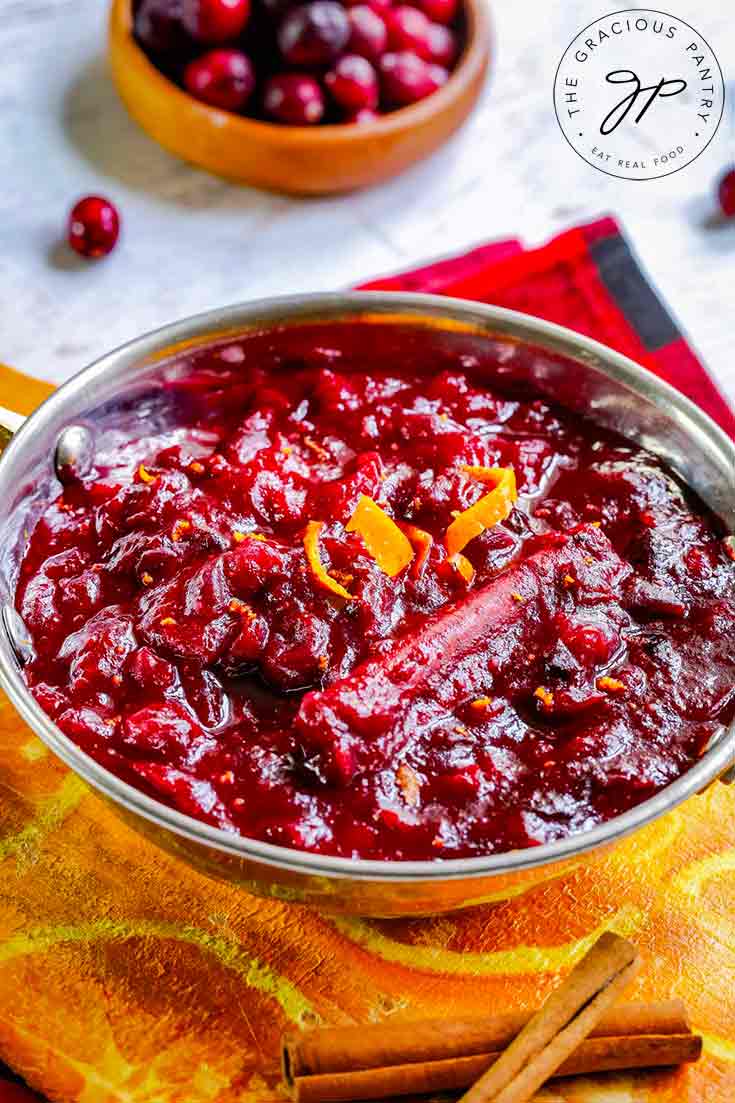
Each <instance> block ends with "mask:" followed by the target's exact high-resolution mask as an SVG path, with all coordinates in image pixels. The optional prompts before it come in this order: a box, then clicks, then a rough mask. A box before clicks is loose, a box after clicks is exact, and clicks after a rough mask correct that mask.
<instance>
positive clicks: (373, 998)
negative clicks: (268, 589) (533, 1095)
mask: <svg viewBox="0 0 735 1103" xmlns="http://www.w3.org/2000/svg"><path fill="white" fill-rule="evenodd" d="M44 390H45V387H44V385H43V384H39V383H36V382H33V381H30V380H26V379H24V378H23V377H22V376H18V375H16V374H14V373H11V372H9V370H7V369H0V404H2V405H6V406H11V407H14V408H16V409H20V410H22V411H24V412H25V411H27V410H29V409H30V408H31V406H32V405H33V404H34V403H35V402H37V401H39V400H40V398H42V397H43V393H44ZM606 928H610V929H613V930H616V931H619V932H620V933H621V934H625V935H628V936H629V937H631V938H632V939H634V941H635V942H636V943H637V944H638V945H639V946H640V949H641V952H642V955H643V958H644V962H645V968H644V970H643V972H642V975H641V977H640V978H639V980H638V981H637V982H636V985H635V988H634V989H633V990H632V991H631V997H642V998H651V997H654V996H668V995H671V996H674V995H676V996H682V997H683V998H684V999H685V1000H686V1001H687V1003H688V1004H689V1006H690V1008H691V1010H692V1013H693V1019H694V1024H695V1027H696V1028H697V1029H698V1030H701V1031H702V1032H703V1033H704V1035H705V1040H706V1041H705V1056H704V1058H703V1059H702V1061H701V1062H700V1063H699V1064H698V1065H696V1066H695V1067H691V1068H688V1069H685V1070H682V1071H680V1072H675V1073H669V1072H662V1073H656V1074H653V1073H641V1074H636V1075H635V1076H634V1077H631V1076H627V1075H617V1074H616V1075H606V1076H598V1077H589V1078H585V1079H579V1080H575V1081H569V1082H568V1086H567V1087H565V1088H563V1089H556V1090H555V1091H553V1092H546V1093H544V1094H543V1096H541V1097H539V1098H543V1099H544V1100H546V1101H547V1103H550V1101H552V1100H553V1101H554V1103H674V1101H675V1103H732V1100H733V1098H735V790H729V789H727V788H725V787H724V786H722V785H715V786H713V787H712V788H711V789H710V790H709V792H708V793H706V794H705V795H704V796H700V797H696V798H694V799H693V800H691V801H689V802H688V804H686V805H685V806H683V807H682V808H681V809H679V810H677V811H676V812H674V813H672V814H671V815H669V816H668V817H666V818H665V819H663V820H661V821H659V822H658V823H657V824H654V825H653V826H652V827H651V828H648V829H646V830H645V831H643V832H641V833H639V834H638V835H636V836H635V837H634V838H633V839H630V840H628V841H627V842H625V843H623V844H622V845H621V846H620V847H618V848H617V850H615V851H613V852H612V853H611V854H610V855H609V857H608V858H607V860H606V861H605V863H604V864H603V865H602V866H597V867H596V868H595V871H594V873H592V872H586V871H585V870H584V868H582V869H579V870H577V871H576V872H575V873H574V874H570V875H569V876H567V877H565V878H564V879H562V880H559V881H556V882H554V883H552V884H547V885H544V886H541V887H539V888H538V889H537V890H535V891H533V892H532V893H529V894H527V895H526V896H523V897H520V898H516V899H515V900H512V901H509V902H507V903H504V904H499V905H495V906H491V907H483V908H477V909H474V910H472V911H469V912H465V913H461V914H456V915H452V916H448V917H446V916H445V917H443V918H437V919H433V920H432V919H427V920H411V921H406V922H398V921H391V922H387V921H386V922H377V921H364V920H359V919H350V920H346V919H340V920H334V919H330V918H328V917H326V916H322V915H319V914H317V913H315V912H310V911H307V910H305V909H303V908H299V907H294V906H290V905H286V904H282V903H277V902H270V901H263V900H259V899H256V898H254V897H250V896H247V895H245V894H243V893H241V892H238V891H235V890H233V889H231V888H229V887H227V886H224V885H220V884H216V883H214V882H211V881H208V880H206V879H205V878H203V877H201V876H199V875H198V874H196V873H194V872H192V871H191V870H189V869H188V868H186V867H184V866H182V865H181V864H180V863H179V862H177V861H176V860H175V859H173V858H170V857H168V856H167V855H165V854H163V853H161V852H159V851H158V850H156V849H154V848H153V847H152V846H151V845H150V844H149V843H148V842H146V841H145V840H143V839H142V838H141V837H139V836H138V835H137V834H135V833H134V832H133V831H131V830H130V829H129V828H128V827H126V826H124V825H123V823H122V822H121V821H119V820H118V819H117V817H116V814H115V813H114V811H113V810H112V809H111V808H109V807H108V806H106V805H105V804H103V803H102V802H100V801H99V800H98V799H97V798H96V797H95V796H94V795H93V794H92V793H91V792H90V791H89V790H88V789H87V788H86V787H85V786H84V785H83V784H82V782H80V781H79V780H78V779H77V778H76V777H75V776H74V775H73V774H71V773H69V772H68V771H67V770H66V769H65V768H63V767H62V766H61V765H60V764H59V763H58V762H57V761H56V760H55V759H54V758H53V757H52V756H51V755H50V753H49V752H47V751H46V749H45V747H44V746H43V744H41V743H40V742H39V741H38V740H37V739H36V738H35V737H34V736H33V735H32V734H31V732H30V731H29V729H28V728H27V727H25V725H24V724H23V723H22V722H21V721H20V720H19V718H18V717H17V715H16V714H15V712H14V710H13V709H12V707H11V706H10V705H9V703H8V702H7V701H5V700H3V701H2V702H0V1059H2V1060H5V1061H6V1062H7V1063H8V1064H9V1065H10V1066H11V1067H12V1068H14V1069H16V1070H17V1071H18V1072H20V1073H21V1074H22V1075H23V1076H24V1077H25V1078H26V1079H27V1080H28V1082H29V1083H30V1084H31V1085H32V1086H33V1087H36V1088H38V1089H39V1090H41V1091H42V1092H43V1093H44V1094H45V1095H47V1096H48V1097H49V1098H50V1099H52V1100H59V1101H63V1103H72V1101H73V1103H235V1101H240V1103H243V1101H245V1103H269V1101H271V1100H275V1099H277V1098H279V1095H278V1091H277V1082H278V1071H277V1049H278V1039H279V1035H280V1033H281V1031H282V1030H283V1029H284V1028H285V1027H286V1026H292V1025H293V1024H294V1023H297V1024H303V1025H308V1024H311V1023H315V1022H317V1021H323V1022H334V1023H338V1022H339V1023H347V1022H368V1021H375V1020H381V1019H384V1018H386V1017H396V1018H403V1019H411V1018H418V1017H425V1016H428V1015H441V1014H443V1013H445V1012H446V1013H456V1012H459V1011H466V1012H477V1013H483V1012H486V1011H487V1010H488V1009H497V1008H505V1007H508V1006H511V1005H523V1006H531V1005H535V1004H537V1003H538V1002H539V1001H540V1000H541V999H542V998H543V997H544V995H545V994H546V993H547V992H548V991H549V989H550V988H551V987H552V986H553V985H555V984H556V983H558V981H559V978H560V977H561V976H562V975H563V974H564V973H565V972H566V971H567V970H568V969H569V968H570V966H571V965H572V963H573V962H574V961H576V960H577V959H578V958H579V957H580V956H581V954H582V953H583V952H584V951H585V949H586V948H587V946H588V945H589V944H590V942H591V941H592V939H594V938H595V937H596V936H597V935H598V934H599V932H600V931H602V930H603V929H606Z"/></svg>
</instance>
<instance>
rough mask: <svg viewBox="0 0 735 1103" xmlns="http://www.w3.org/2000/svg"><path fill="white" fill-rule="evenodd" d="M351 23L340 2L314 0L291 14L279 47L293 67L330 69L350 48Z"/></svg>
mask: <svg viewBox="0 0 735 1103" xmlns="http://www.w3.org/2000/svg"><path fill="white" fill-rule="evenodd" d="M349 37H350V23H349V20H348V18H347V12H346V11H345V9H344V8H343V7H342V5H341V4H338V3H337V2H336V0H313V3H311V4H301V5H299V7H297V8H294V9H293V10H292V11H290V12H288V13H287V14H286V15H285V16H284V18H283V22H282V23H281V25H280V27H279V28H278V47H279V49H280V51H281V53H282V54H283V56H284V58H285V59H286V61H287V62H289V64H291V65H301V66H313V65H317V66H318V65H328V64H329V63H330V62H331V61H334V59H335V58H336V57H338V55H339V54H340V52H341V51H342V50H343V49H344V48H345V46H346V45H347V40H348V39H349Z"/></svg>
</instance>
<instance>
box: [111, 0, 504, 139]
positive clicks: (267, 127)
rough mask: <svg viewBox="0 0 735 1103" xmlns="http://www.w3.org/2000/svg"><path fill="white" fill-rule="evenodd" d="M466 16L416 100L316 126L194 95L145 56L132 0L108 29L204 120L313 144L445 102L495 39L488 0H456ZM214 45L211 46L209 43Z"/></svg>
mask: <svg viewBox="0 0 735 1103" xmlns="http://www.w3.org/2000/svg"><path fill="white" fill-rule="evenodd" d="M461 3H462V4H463V6H464V10H465V17H466V20H467V33H466V38H465V42H464V46H463V48H462V52H461V54H460V55H459V57H458V59H457V61H456V63H455V66H454V68H453V69H452V70H451V71H450V74H449V79H448V80H447V82H446V84H443V85H442V86H441V88H438V89H437V91H436V92H432V94H431V95H430V96H427V97H426V98H425V99H423V100H420V101H419V102H418V103H414V104H409V105H408V106H406V107H400V108H398V109H397V110H395V111H390V112H387V113H386V114H385V115H380V116H379V117H378V118H377V119H376V120H374V121H372V122H368V123H361V124H360V125H359V126H356V125H355V124H353V123H325V124H324V125H319V126H290V125H286V124H283V123H270V122H266V121H265V120H262V119H251V118H250V117H249V116H247V115H239V114H237V113H236V112H233V111H225V110H223V109H222V108H219V107H214V106H213V105H212V104H207V103H204V102H203V101H200V100H197V99H196V98H195V97H194V96H191V95H189V93H188V92H186V91H185V90H184V89H183V88H181V87H179V85H178V84H176V83H174V81H173V80H170V79H169V78H168V77H167V76H166V75H165V74H164V73H162V72H161V70H160V69H158V68H157V67H156V66H155V65H154V64H153V62H152V61H151V60H150V58H149V57H148V55H147V54H146V52H145V50H144V49H143V48H142V46H140V44H139V43H138V41H137V39H136V37H135V35H134V33H133V0H113V2H112V8H111V10H110V30H111V34H113V35H114V36H116V37H118V40H120V39H123V40H124V41H125V46H126V49H128V50H129V51H131V52H132V53H133V54H134V55H135V58H136V61H137V64H138V66H139V68H141V69H143V70H144V72H145V75H146V79H147V80H148V81H149V82H150V85H151V86H152V87H154V88H155V89H156V90H157V92H158V93H159V94H160V95H166V96H169V97H171V98H172V100H173V101H175V102H179V103H180V104H181V106H182V108H186V109H188V110H194V111H196V112H197V113H198V114H199V115H200V116H201V119H202V121H203V122H204V123H206V124H207V125H209V126H212V127H215V128H218V129H219V128H221V127H224V126H227V127H228V128H234V132H233V136H239V137H241V138H243V139H244V138H246V137H247V136H250V137H252V138H256V137H257V138H258V139H260V140H261V141H262V142H266V143H270V144H271V145H274V146H276V145H291V146H313V145H316V144H321V143H324V144H325V145H335V144H343V143H353V142H359V141H361V140H362V139H365V138H376V137H387V136H390V135H393V134H398V133H403V132H405V131H407V130H412V129H414V127H419V126H421V125H422V124H424V123H426V122H428V121H429V120H431V119H433V118H434V116H435V115H436V114H437V113H439V112H441V110H442V109H443V108H444V107H448V106H449V105H450V104H451V103H452V102H453V101H454V99H455V96H456V95H457V94H459V92H460V91H461V90H462V88H463V87H464V85H465V84H466V83H468V82H470V81H472V80H474V79H475V77H477V76H479V74H480V73H481V72H482V70H483V68H484V67H485V65H486V64H487V62H488V59H489V56H490V54H491V51H492V46H493V43H494V34H493V24H492V18H491V15H490V10H489V4H488V2H487V0H461ZM210 48H211V49H213V48H214V47H210Z"/></svg>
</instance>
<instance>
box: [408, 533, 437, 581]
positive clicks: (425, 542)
mask: <svg viewBox="0 0 735 1103" xmlns="http://www.w3.org/2000/svg"><path fill="white" fill-rule="evenodd" d="M401 529H402V531H403V532H405V534H406V536H407V537H408V539H409V540H410V541H411V546H412V547H413V549H414V551H415V553H416V555H415V558H414V561H413V566H412V567H411V574H412V575H413V577H414V578H418V577H419V576H420V575H421V573H422V572H423V569H424V567H425V566H426V560H427V559H428V558H429V552H430V551H431V548H432V545H433V543H434V537H433V536H432V535H431V533H430V532H426V530H425V529H420V528H419V527H418V525H411V524H409V523H408V522H407V521H402V522H401Z"/></svg>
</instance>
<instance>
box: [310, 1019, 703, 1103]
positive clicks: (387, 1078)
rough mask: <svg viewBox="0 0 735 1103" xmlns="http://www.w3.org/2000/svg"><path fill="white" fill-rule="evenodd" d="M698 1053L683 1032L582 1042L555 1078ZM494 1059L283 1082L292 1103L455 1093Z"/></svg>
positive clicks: (696, 1040)
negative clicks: (287, 1083) (287, 1084)
mask: <svg viewBox="0 0 735 1103" xmlns="http://www.w3.org/2000/svg"><path fill="white" fill-rule="evenodd" d="M701 1052H702V1039H701V1037H699V1036H698V1035H695V1034H688V1033H683V1034H643V1035H622V1036H618V1037H616V1036H613V1035H609V1036H604V1037H595V1038H588V1039H587V1040H586V1041H584V1042H582V1043H581V1045H580V1046H579V1047H578V1048H577V1049H576V1050H575V1052H574V1053H573V1054H572V1055H571V1056H570V1057H569V1058H567V1060H565V1061H564V1062H563V1063H562V1064H561V1065H560V1066H559V1068H558V1069H557V1070H556V1073H555V1076H556V1077H563V1076H576V1075H585V1074H587V1073H594V1072H609V1071H611V1070H614V1069H634V1068H656V1067H661V1066H667V1065H679V1064H683V1063H684V1062H686V1061H696V1060H697V1059H698V1058H699V1056H700V1054H701ZM499 1056H500V1053H499V1052H496V1053H484V1054H474V1055H471V1056H466V1057H450V1058H445V1059H443V1060H435V1061H417V1062H413V1063H411V1064H402V1065H387V1066H383V1067H373V1068H367V1069H357V1070H355V1071H353V1072H325V1073H321V1074H319V1075H315V1076H296V1077H294V1078H293V1079H292V1080H291V1081H290V1082H289V1089H290V1094H291V1098H292V1099H293V1100H294V1101H295V1103H351V1101H354V1100H362V1099H370V1100H378V1099H393V1098H395V1097H396V1096H404V1095H423V1094H429V1093H434V1092H453V1091H461V1090H463V1089H464V1088H466V1087H468V1085H470V1084H472V1083H474V1082H475V1081H476V1080H477V1078H478V1077H479V1076H482V1074H483V1073H484V1072H485V1071H486V1070H487V1069H489V1068H490V1067H491V1066H492V1065H493V1064H494V1063H495V1062H496V1060H497V1059H498V1057H499Z"/></svg>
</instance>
